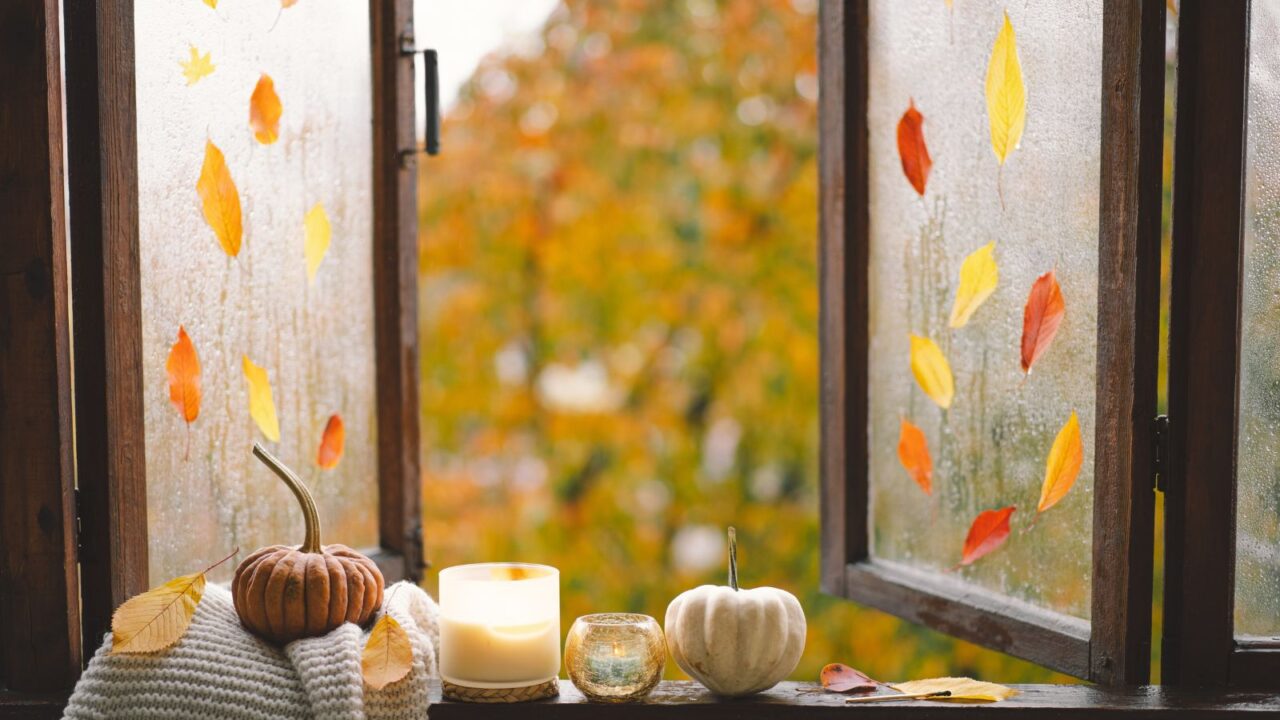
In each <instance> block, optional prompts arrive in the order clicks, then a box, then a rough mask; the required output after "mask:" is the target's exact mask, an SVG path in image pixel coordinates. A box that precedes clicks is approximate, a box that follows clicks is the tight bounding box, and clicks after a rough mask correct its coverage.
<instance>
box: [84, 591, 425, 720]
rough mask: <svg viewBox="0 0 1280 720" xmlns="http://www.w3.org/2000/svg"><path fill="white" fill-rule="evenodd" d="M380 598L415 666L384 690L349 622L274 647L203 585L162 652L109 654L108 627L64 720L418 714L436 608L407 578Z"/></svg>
mask: <svg viewBox="0 0 1280 720" xmlns="http://www.w3.org/2000/svg"><path fill="white" fill-rule="evenodd" d="M383 597H384V598H385V600H384V602H383V608H382V610H383V612H385V613H390V615H391V617H393V618H395V619H396V621H397V622H399V623H400V625H402V626H403V627H404V629H405V630H406V631H407V632H408V634H409V639H410V642H411V643H412V644H413V669H412V670H411V671H410V673H409V675H408V676H406V677H405V678H403V679H401V680H399V681H398V682H395V683H392V684H391V685H388V686H387V687H385V688H383V689H382V690H374V689H373V688H370V687H368V686H366V685H365V684H364V678H363V676H362V675H361V672H360V653H361V651H362V650H363V649H364V644H365V640H366V639H367V638H368V635H369V634H368V632H366V631H364V630H361V629H360V628H359V627H357V626H355V625H353V624H351V623H347V624H346V625H343V626H342V627H340V628H338V629H337V630H334V631H333V632H331V633H329V634H328V635H325V636H323V637H317V638H307V639H305V640H297V641H295V642H291V643H289V644H288V645H286V646H285V647H284V648H283V649H281V648H278V647H276V646H274V645H272V644H270V643H268V642H266V641H264V640H261V639H259V638H258V637H257V636H255V635H253V634H252V633H250V632H249V631H248V630H245V629H244V628H243V627H241V625H240V618H238V617H237V616H236V611H235V608H234V606H233V605H232V601H231V592H230V591H229V590H228V589H227V588H226V587H225V586H222V585H209V586H208V587H207V588H206V589H205V593H204V598H203V599H201V600H200V605H199V606H198V607H197V608H196V614H195V617H194V618H192V620H191V626H190V627H188V628H187V632H186V634H184V635H183V636H182V639H180V640H179V641H178V642H177V643H176V644H175V645H174V646H173V647H170V648H169V649H167V650H163V651H161V652H158V653H150V654H146V655H111V654H110V653H109V651H110V649H111V634H110V633H108V634H107V635H106V637H105V638H104V641H103V644H102V647H101V648H99V649H98V652H97V654H96V655H94V657H93V660H91V661H90V662H89V668H88V669H87V670H85V672H84V674H83V675H82V676H81V677H80V682H78V683H77V684H76V689H75V692H74V693H73V694H72V695H71V701H70V702H69V703H68V704H67V710H66V714H65V715H63V717H64V718H72V719H74V720H79V719H81V718H85V719H88V718H95V719H98V718H101V719H108V718H234V719H236V720H260V719H261V720H266V719H267V718H273V719H274V718H300V719H302V718H314V719H315V720H347V719H348V718H354V719H359V718H368V719H369V720H382V719H384V718H385V719H387V720H400V719H401V718H425V717H427V706H428V704H429V699H428V694H427V693H428V688H427V685H428V682H429V680H430V679H431V678H433V677H435V676H436V661H437V656H436V648H437V647H438V645H439V639H440V635H439V627H438V625H437V619H438V615H439V609H438V608H437V607H436V604H435V601H433V600H432V599H431V596H429V595H427V593H426V592H424V591H423V590H422V589H421V588H419V587H418V586H416V585H413V584H410V583H406V582H401V583H396V584H395V585H392V586H391V587H389V588H387V589H386V592H385V594H384V595H383ZM370 627H372V624H371V625H370Z"/></svg>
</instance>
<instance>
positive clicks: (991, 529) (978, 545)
mask: <svg viewBox="0 0 1280 720" xmlns="http://www.w3.org/2000/svg"><path fill="white" fill-rule="evenodd" d="M1016 509H1017V508H1015V507H1014V506H1012V505H1010V506H1009V507H1007V508H1001V509H999V510H983V511H982V512H980V513H978V517H976V518H974V519H973V525H970V526H969V534H968V535H967V536H966V537H965V539H964V553H963V554H962V556H961V558H960V564H961V565H969V564H970V563H972V562H973V561H974V560H977V559H978V558H980V557H982V556H983V555H986V554H987V553H989V552H991V551H992V550H995V549H996V548H998V547H1000V546H1001V545H1003V544H1004V541H1005V540H1006V539H1008V537H1009V516H1010V515H1012V514H1013V511H1014V510H1016Z"/></svg>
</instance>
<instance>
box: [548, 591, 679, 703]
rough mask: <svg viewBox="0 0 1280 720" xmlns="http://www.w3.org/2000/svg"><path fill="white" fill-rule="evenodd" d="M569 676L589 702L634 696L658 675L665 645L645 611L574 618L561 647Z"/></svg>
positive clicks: (645, 692) (640, 694) (644, 692)
mask: <svg viewBox="0 0 1280 720" xmlns="http://www.w3.org/2000/svg"><path fill="white" fill-rule="evenodd" d="M564 656H565V666H566V667H567V669H568V671H569V679H571V680H573V684H574V685H575V686H577V688H578V689H579V690H581V691H582V694H583V695H586V696H587V697H588V698H590V699H591V700H597V701H601V702H630V701H632V700H639V699H640V698H643V697H644V696H645V695H648V694H649V692H650V691H652V690H653V688H654V687H655V686H656V685H657V684H658V681H659V680H661V679H662V670H663V668H664V667H665V666H666V664H667V645H666V642H665V641H664V640H663V637H662V628H660V627H658V621H657V620H654V619H653V618H651V617H649V616H648V615H637V614H633V613H601V614H597V615H583V616H582V617H580V618H578V619H577V620H575V621H574V623H573V627H572V628H570V629H569V637H568V639H566V640H565V647H564Z"/></svg>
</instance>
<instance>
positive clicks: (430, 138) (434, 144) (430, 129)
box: [399, 32, 440, 162]
mask: <svg viewBox="0 0 1280 720" xmlns="http://www.w3.org/2000/svg"><path fill="white" fill-rule="evenodd" d="M400 54H401V55H418V54H421V55H422V75H423V84H422V92H423V99H424V101H425V105H426V114H427V118H426V133H425V135H426V138H425V140H426V144H425V146H424V147H420V148H419V147H411V148H404V149H402V150H400V153H399V154H400V159H401V162H404V161H407V160H408V159H409V158H410V157H412V156H414V155H416V154H418V153H421V152H425V153H426V154H428V155H439V154H440V58H439V55H438V54H437V53H436V51H435V50H431V49H426V48H423V49H418V48H417V47H415V45H414V40H413V33H412V32H406V33H404V34H402V35H401V36H400Z"/></svg>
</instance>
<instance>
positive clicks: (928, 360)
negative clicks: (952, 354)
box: [911, 335, 956, 408]
mask: <svg viewBox="0 0 1280 720" xmlns="http://www.w3.org/2000/svg"><path fill="white" fill-rule="evenodd" d="M911 374H912V375H915V376H916V382H918V383H920V389H921V390H923V391H924V394H925V395H928V396H929V397H930V398H931V399H932V400H933V401H934V402H936V403H938V407H941V408H949V407H951V399H952V398H953V397H955V394H956V388H955V383H954V381H953V380H952V378H951V365H950V363H948V362H947V356H946V355H943V354H942V350H940V349H939V348H938V345H937V343H935V342H934V341H932V340H930V339H929V338H927V337H920V336H919V335H912V336H911Z"/></svg>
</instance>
